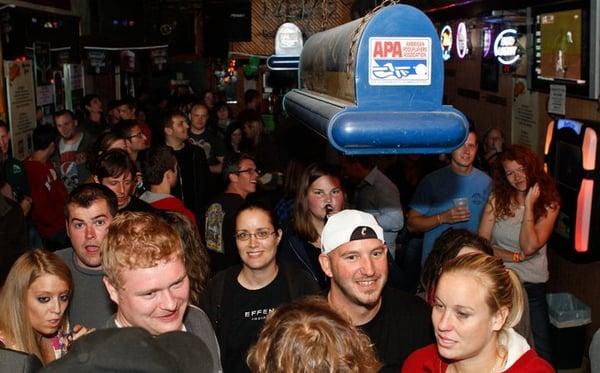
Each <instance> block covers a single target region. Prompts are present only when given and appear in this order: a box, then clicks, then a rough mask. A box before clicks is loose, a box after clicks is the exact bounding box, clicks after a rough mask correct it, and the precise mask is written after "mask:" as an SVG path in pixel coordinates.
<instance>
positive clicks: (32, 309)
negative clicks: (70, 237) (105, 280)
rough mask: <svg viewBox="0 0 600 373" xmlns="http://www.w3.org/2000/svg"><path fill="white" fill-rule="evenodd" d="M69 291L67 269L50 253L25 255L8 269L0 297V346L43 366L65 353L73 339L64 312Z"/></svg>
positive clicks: (81, 330) (81, 331)
mask: <svg viewBox="0 0 600 373" xmlns="http://www.w3.org/2000/svg"><path fill="white" fill-rule="evenodd" d="M72 290H73V279H72V277H71V271H70V270H69V267H67V265H66V264H65V263H64V262H63V261H62V260H61V259H60V258H59V257H58V256H57V255H56V254H54V253H52V252H50V251H46V250H41V249H37V250H33V251H29V252H27V253H25V254H23V255H21V256H20V257H19V259H17V261H16V262H15V264H14V265H13V266H12V268H11V270H10V272H9V274H8V277H7V278H6V282H5V283H4V287H3V288H2V293H1V294H0V345H2V346H3V347H5V348H8V349H12V350H17V351H22V352H25V353H28V354H33V355H36V356H37V357H38V358H39V359H40V360H41V361H42V362H43V363H44V364H47V363H49V362H51V361H53V360H56V359H58V358H60V357H61V356H63V354H65V353H66V351H67V349H68V347H69V344H70V343H71V341H72V340H73V339H77V338H79V337H80V336H81V335H83V334H85V333H87V332H88V330H87V329H86V328H83V327H80V326H76V327H75V328H74V330H75V329H76V330H77V332H76V333H75V334H74V335H72V336H71V335H70V332H71V331H70V330H69V324H68V321H67V316H66V311H67V308H68V306H69V301H70V299H71V293H72Z"/></svg>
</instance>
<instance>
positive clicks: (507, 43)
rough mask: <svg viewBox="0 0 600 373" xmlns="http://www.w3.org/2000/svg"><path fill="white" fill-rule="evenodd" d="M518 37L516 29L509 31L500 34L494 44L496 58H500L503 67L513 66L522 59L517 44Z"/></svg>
mask: <svg viewBox="0 0 600 373" xmlns="http://www.w3.org/2000/svg"><path fill="white" fill-rule="evenodd" d="M518 36H519V34H518V33H517V30H515V29H507V30H504V31H502V32H501V33H499V34H498V36H497V37H496V41H495V42H494V56H496V58H498V62H500V63H501V64H503V65H512V64H513V63H515V62H517V61H518V60H519V58H521V56H520V55H519V44H518V43H517V41H518Z"/></svg>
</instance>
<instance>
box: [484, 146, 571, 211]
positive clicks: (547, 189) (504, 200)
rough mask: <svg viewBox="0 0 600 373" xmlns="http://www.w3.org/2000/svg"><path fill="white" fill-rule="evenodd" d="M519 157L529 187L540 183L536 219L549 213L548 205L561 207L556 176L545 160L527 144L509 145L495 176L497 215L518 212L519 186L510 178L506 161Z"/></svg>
mask: <svg viewBox="0 0 600 373" xmlns="http://www.w3.org/2000/svg"><path fill="white" fill-rule="evenodd" d="M506 161H515V162H517V163H518V164H519V165H521V166H522V167H523V168H525V172H526V175H527V188H528V189H529V188H531V187H532V186H533V185H535V183H538V185H539V186H540V197H539V198H538V199H537V201H536V202H535V204H534V206H533V215H534V219H535V221H538V219H540V218H542V217H544V216H546V215H547V214H548V209H549V208H551V209H555V208H558V206H559V205H560V195H559V194H558V189H557V188H556V184H555V182H554V180H553V179H552V178H551V177H550V175H548V174H547V173H546V172H545V171H544V166H543V164H542V161H541V160H540V159H539V158H538V156H537V155H536V154H535V153H534V152H533V151H532V150H531V149H529V148H528V147H527V146H524V145H511V146H507V147H506V148H505V149H504V151H503V152H502V154H500V156H499V157H498V159H497V160H496V162H495V164H494V167H493V171H492V176H493V180H494V191H493V193H494V215H495V216H496V219H501V218H506V217H512V216H514V215H515V212H514V210H513V207H514V206H515V202H516V199H517V190H516V189H515V188H514V187H513V186H512V185H511V184H510V183H509V182H508V179H507V178H506V173H505V172H504V167H503V164H502V163H503V162H506Z"/></svg>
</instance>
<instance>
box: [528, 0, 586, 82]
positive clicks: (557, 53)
mask: <svg viewBox="0 0 600 373" xmlns="http://www.w3.org/2000/svg"><path fill="white" fill-rule="evenodd" d="M536 24H537V25H538V27H539V30H538V31H537V32H536V63H537V66H536V73H537V75H538V78H539V79H546V80H555V79H561V80H568V81H571V82H573V83H577V84H585V83H586V77H585V74H584V72H583V69H582V48H583V35H582V30H583V10H582V9H569V10H564V11H557V12H550V13H541V14H538V15H537V16H536Z"/></svg>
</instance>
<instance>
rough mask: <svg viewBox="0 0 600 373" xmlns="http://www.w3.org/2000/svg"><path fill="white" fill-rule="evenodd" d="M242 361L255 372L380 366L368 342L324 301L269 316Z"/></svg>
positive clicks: (355, 371)
mask: <svg viewBox="0 0 600 373" xmlns="http://www.w3.org/2000/svg"><path fill="white" fill-rule="evenodd" d="M246 361H247V363H248V366H249V367H250V371H251V372H253V373H334V372H335V373H350V372H352V373H362V372H377V371H378V370H379V369H380V368H381V367H382V365H381V363H380V362H379V361H378V360H377V358H376V357H375V351H374V350H373V346H372V344H371V341H370V340H369V337H367V336H366V335H365V334H363V333H362V332H361V331H359V330H358V329H357V328H355V327H354V326H352V324H351V323H350V322H349V321H348V320H347V319H345V318H344V317H342V316H341V315H340V314H338V313H337V312H336V311H334V310H333V309H332V308H331V307H330V306H329V304H328V303H327V301H326V300H325V299H324V298H322V297H308V298H305V299H303V300H300V301H296V302H292V303H289V304H287V305H284V306H281V307H279V308H278V309H277V310H275V311H273V312H271V313H270V314H269V316H268V317H267V320H266V322H265V325H264V327H263V329H262V331H261V332H260V335H259V337H258V342H257V343H256V345H254V346H253V347H252V348H251V349H250V351H249V352H248V358H247V359H246Z"/></svg>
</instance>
